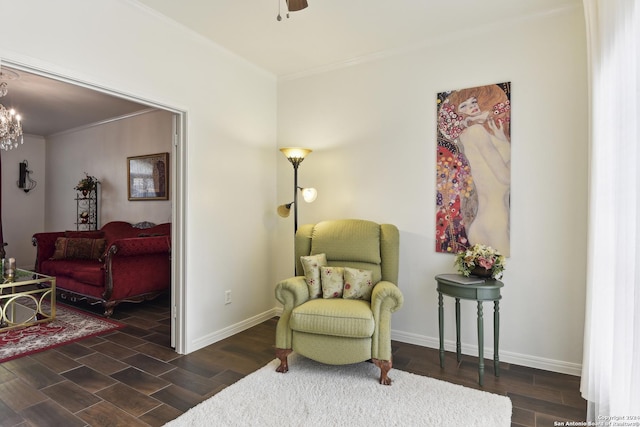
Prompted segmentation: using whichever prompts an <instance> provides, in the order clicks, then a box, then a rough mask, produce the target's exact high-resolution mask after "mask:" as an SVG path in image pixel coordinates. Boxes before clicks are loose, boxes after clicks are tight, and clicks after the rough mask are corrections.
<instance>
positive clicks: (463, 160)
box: [436, 82, 512, 256]
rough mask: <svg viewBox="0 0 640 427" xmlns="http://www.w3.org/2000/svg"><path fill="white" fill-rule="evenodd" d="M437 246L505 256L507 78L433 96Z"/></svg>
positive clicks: (507, 246) (508, 132) (442, 249)
mask: <svg viewBox="0 0 640 427" xmlns="http://www.w3.org/2000/svg"><path fill="white" fill-rule="evenodd" d="M436 102H437V141H438V145H437V152H436V171H437V172H436V173H437V176H436V186H437V193H436V198H437V199H436V251H437V252H448V253H458V252H460V251H462V250H463V249H466V248H467V247H470V246H472V245H474V244H476V243H480V244H483V245H487V246H491V247H493V248H494V249H497V250H498V251H500V252H501V253H502V254H503V255H505V256H509V253H510V242H509V217H510V188H511V109H512V105H511V83H508V82H507V83H499V84H492V85H486V86H478V87H472V88H468V89H460V90H451V91H446V92H441V93H439V94H438V96H437V101H436Z"/></svg>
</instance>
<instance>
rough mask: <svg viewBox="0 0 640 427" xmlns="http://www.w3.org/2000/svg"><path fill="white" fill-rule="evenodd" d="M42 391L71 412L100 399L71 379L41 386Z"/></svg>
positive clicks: (93, 403)
mask: <svg viewBox="0 0 640 427" xmlns="http://www.w3.org/2000/svg"><path fill="white" fill-rule="evenodd" d="M42 392H43V393H44V394H46V395H47V396H49V398H50V399H51V400H54V401H55V402H57V403H58V404H59V405H60V406H63V407H64V408H66V409H67V410H69V411H70V412H73V413H75V412H78V411H80V410H81V409H84V408H86V407H89V406H91V405H95V404H96V403H98V402H100V399H99V398H97V397H96V396H95V395H94V394H93V393H90V392H88V391H87V390H85V389H84V388H82V387H80V386H79V385H77V384H76V383H74V382H71V381H63V382H61V383H59V384H55V385H52V386H50V387H47V388H43V389H42Z"/></svg>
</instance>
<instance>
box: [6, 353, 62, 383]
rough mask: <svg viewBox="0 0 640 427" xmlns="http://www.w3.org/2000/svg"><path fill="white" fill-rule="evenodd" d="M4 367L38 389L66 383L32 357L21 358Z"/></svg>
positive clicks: (7, 363)
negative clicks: (62, 382)
mask: <svg viewBox="0 0 640 427" xmlns="http://www.w3.org/2000/svg"><path fill="white" fill-rule="evenodd" d="M4 367H5V368H7V369H8V370H10V371H11V372H13V373H14V374H15V375H16V376H17V377H20V378H22V379H23V380H24V381H25V382H26V383H28V384H30V385H31V386H33V387H35V388H37V389H40V388H43V387H47V386H50V385H52V384H56V383H59V382H61V381H64V378H62V377H61V376H60V375H59V374H57V373H55V372H53V371H52V370H51V369H49V368H47V367H46V366H44V365H42V364H40V363H38V362H37V360H35V359H32V358H31V357H21V358H19V359H15V360H12V361H10V362H5V364H4Z"/></svg>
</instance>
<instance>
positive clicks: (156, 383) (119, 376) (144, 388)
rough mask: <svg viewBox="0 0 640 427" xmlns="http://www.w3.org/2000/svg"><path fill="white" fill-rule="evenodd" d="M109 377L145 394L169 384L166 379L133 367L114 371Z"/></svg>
mask: <svg viewBox="0 0 640 427" xmlns="http://www.w3.org/2000/svg"><path fill="white" fill-rule="evenodd" d="M111 378H113V379H115V380H118V381H120V382H121V383H123V384H126V385H128V386H129V387H132V388H134V389H136V390H138V391H139V392H141V393H144V394H146V395H151V394H153V393H155V392H156V391H158V390H160V389H162V388H164V387H167V386H168V385H169V382H168V381H166V380H163V379H162V378H158V377H155V376H153V375H150V374H148V373H146V372H143V371H141V370H139V369H136V368H133V367H130V368H127V369H124V370H122V371H119V372H116V373H115V374H112V375H111Z"/></svg>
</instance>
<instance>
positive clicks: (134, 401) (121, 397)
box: [96, 383, 161, 417]
mask: <svg viewBox="0 0 640 427" xmlns="http://www.w3.org/2000/svg"><path fill="white" fill-rule="evenodd" d="M96 394H97V395H98V396H100V397H101V398H102V399H104V400H106V401H107V402H111V403H112V404H114V405H115V406H117V407H118V408H120V409H122V410H123V411H125V412H127V413H129V414H131V415H133V416H134V417H139V416H140V415H143V414H145V413H147V412H149V411H151V410H153V409H155V408H157V407H158V406H160V405H161V402H159V401H158V400H156V399H154V398H152V397H149V396H147V395H146V394H142V393H140V392H139V391H137V390H134V389H132V388H131V387H128V386H126V385H124V384H121V383H117V384H114V385H112V386H111V387H107V388H105V389H104V390H101V391H99V392H98V393H96Z"/></svg>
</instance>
